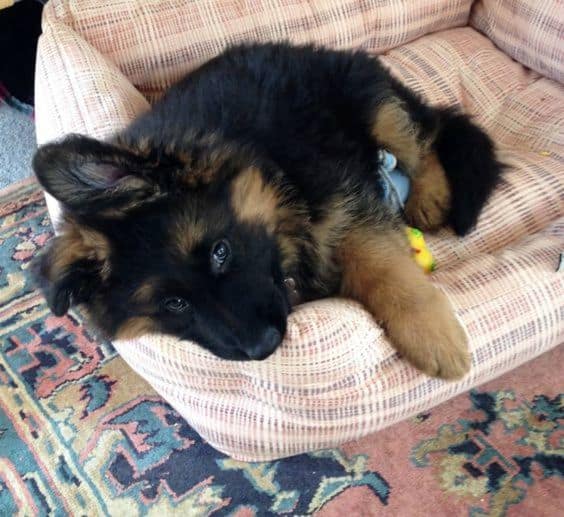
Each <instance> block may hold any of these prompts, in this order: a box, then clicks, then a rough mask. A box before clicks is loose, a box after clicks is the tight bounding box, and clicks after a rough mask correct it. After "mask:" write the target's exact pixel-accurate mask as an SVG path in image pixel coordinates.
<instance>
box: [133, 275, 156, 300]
mask: <svg viewBox="0 0 564 517" xmlns="http://www.w3.org/2000/svg"><path fill="white" fill-rule="evenodd" d="M154 294H155V281H154V280H152V279H149V280H146V281H145V282H143V283H142V284H141V285H140V286H139V287H138V288H137V289H136V290H135V292H134V293H133V296H132V297H131V298H132V300H133V301H134V302H137V303H148V302H150V301H151V300H152V299H153V295H154Z"/></svg>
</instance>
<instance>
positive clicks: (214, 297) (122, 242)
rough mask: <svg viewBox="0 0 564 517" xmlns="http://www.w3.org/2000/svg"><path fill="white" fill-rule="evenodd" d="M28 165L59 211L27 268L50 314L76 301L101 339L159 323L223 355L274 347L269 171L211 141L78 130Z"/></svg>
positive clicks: (278, 215)
mask: <svg viewBox="0 0 564 517" xmlns="http://www.w3.org/2000/svg"><path fill="white" fill-rule="evenodd" d="M33 167H34V170H35V173H36V175H37V177H38V179H39V181H40V183H41V184H42V186H43V187H44V188H45V190H46V191H47V192H49V193H50V194H51V195H52V196H54V197H55V198H56V199H57V200H59V201H60V202H61V203H62V204H63V206H64V208H65V209H66V213H67V216H66V222H65V224H64V227H63V228H62V233H61V234H60V235H59V236H57V237H55V238H54V239H53V241H52V242H51V243H50V245H49V246H48V248H47V250H46V251H45V252H44V253H43V255H42V256H41V257H40V258H39V259H38V261H37V264H36V267H35V269H36V271H37V276H38V278H39V281H40V283H41V287H42V289H43V292H44V293H45V296H46V299H47V301H48V303H49V306H50V308H51V310H52V311H53V312H54V313H55V314H56V315H63V314H64V313H66V312H67V310H68V309H69V307H70V306H71V305H73V304H84V306H85V307H86V309H87V312H88V313H89V315H90V316H91V318H92V319H93V322H94V323H95V325H96V326H97V327H98V328H99V329H101V330H102V331H103V332H104V334H105V335H107V336H108V337H112V338H132V337H136V336H139V335H142V334H146V333H152V332H163V333H168V334H172V335H175V336H177V337H179V338H182V339H190V340H194V341H195V342H197V343H198V344H200V345H201V346H203V347H205V348H207V349H208V350H210V351H211V352H213V353H214V354H216V355H217V356H219V357H222V358H226V359H239V360H245V359H262V358H265V357H267V356H268V355H270V354H271V353H272V352H273V351H274V350H275V349H276V348H277V347H278V345H279V344H280V342H281V340H282V338H283V336H284V333H285V330H286V320H287V316H288V313H289V310H290V305H289V302H288V295H287V293H286V289H285V287H284V273H283V270H284V261H286V262H287V261H288V260H290V259H289V255H291V254H292V246H291V244H290V242H289V241H286V242H281V241H280V235H279V231H278V229H279V227H280V225H281V224H286V225H287V224H288V221H287V220H286V222H284V221H283V218H284V215H283V214H284V213H288V202H287V199H282V196H283V194H282V193H283V191H284V189H283V188H282V187H281V186H280V185H278V186H277V179H276V178H277V174H276V172H272V171H270V172H265V170H264V167H261V166H260V165H257V161H256V160H255V159H254V158H253V157H252V156H251V155H250V153H245V152H244V151H243V150H241V149H238V150H236V151H235V150H234V149H232V148H230V147H229V146H226V145H221V144H218V143H217V142H213V141H211V140H209V141H207V142H205V143H204V144H201V145H195V146H194V147H193V148H191V149H189V150H186V149H183V151H182V152H176V151H175V149H174V148H173V147H170V146H169V148H168V149H165V150H163V149H162V146H157V147H153V146H152V145H151V143H150V142H148V141H147V140H145V141H143V142H140V143H137V144H136V145H131V144H128V145H127V146H125V145H124V144H122V143H118V144H110V143H104V142H100V141H97V140H93V139H90V138H87V137H83V136H76V135H75V136H69V137H67V138H66V139H64V140H63V141H60V142H57V143H52V144H48V145H45V146H43V147H41V148H40V149H39V150H38V152H37V154H36V156H35V158H34V162H33ZM284 207H286V208H284Z"/></svg>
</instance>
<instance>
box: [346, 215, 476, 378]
mask: <svg viewBox="0 0 564 517" xmlns="http://www.w3.org/2000/svg"><path fill="white" fill-rule="evenodd" d="M377 230H378V231H376V232H375V231H374V226H373V225H363V226H360V227H356V228H353V229H352V230H351V231H350V232H349V233H348V234H347V236H346V237H345V238H344V239H343V241H342V243H341V246H340V252H339V259H340V263H341V267H342V283H341V294H342V295H343V296H347V297H350V298H353V299H356V300H358V301H359V302H361V303H362V304H363V305H364V306H365V307H366V308H367V309H368V310H369V311H370V312H371V313H372V315H373V316H374V318H375V319H376V321H378V322H381V324H382V325H383V327H384V329H385V330H386V333H387V335H388V337H389V338H390V341H391V343H392V345H393V346H394V347H395V348H396V349H397V350H398V352H399V353H400V354H401V355H402V356H404V357H405V359H407V360H408V361H409V362H410V363H412V364H413V365H414V366H415V367H417V368H418V369H420V370H422V371H423V372H425V373H427V374H429V375H431V376H434V377H442V378H445V379H456V378H459V377H462V376H463V375H464V374H465V373H466V372H467V371H468V370H469V368H470V356H469V353H468V349H467V338H466V334H465V332H464V330H463V329H462V327H461V326H460V324H459V323H458V321H457V319H456V317H455V315H454V313H453V311H452V308H451V306H450V304H449V302H448V300H447V299H446V297H445V296H444V294H443V293H441V292H440V291H439V290H438V289H436V288H435V287H434V286H433V285H432V284H431V283H430V282H429V281H428V279H427V278H426V277H425V274H424V273H423V271H422V270H421V268H420V267H419V266H418V265H417V264H416V263H415V261H414V260H413V259H412V257H411V256H410V253H409V250H408V246H407V243H406V240H405V236H404V235H403V234H402V233H401V231H399V230H397V229H394V228H390V229H381V228H378V229H377Z"/></svg>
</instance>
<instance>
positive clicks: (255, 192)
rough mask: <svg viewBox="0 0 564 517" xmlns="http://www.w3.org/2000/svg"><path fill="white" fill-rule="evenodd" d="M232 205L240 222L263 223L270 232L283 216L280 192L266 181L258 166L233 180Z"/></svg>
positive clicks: (243, 172) (272, 231) (250, 168)
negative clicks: (280, 206)
mask: <svg viewBox="0 0 564 517" xmlns="http://www.w3.org/2000/svg"><path fill="white" fill-rule="evenodd" d="M231 205H232V207H233V211H234V212H235V216H236V217H237V219H238V220H239V221H240V222H243V223H263V224H264V225H265V226H266V228H267V230H268V231H269V232H270V233H274V231H275V230H276V228H277V224H278V221H279V220H280V218H281V216H282V214H281V213H280V209H279V205H280V196H279V193H278V192H277V191H276V189H275V188H274V187H273V186H272V185H270V184H267V183H266V182H265V181H264V178H263V176H262V173H261V172H260V170H259V169H257V168H256V167H249V168H248V169H246V170H244V171H242V172H241V173H240V174H239V175H238V176H237V177H236V178H235V179H234V180H233V183H232V185H231Z"/></svg>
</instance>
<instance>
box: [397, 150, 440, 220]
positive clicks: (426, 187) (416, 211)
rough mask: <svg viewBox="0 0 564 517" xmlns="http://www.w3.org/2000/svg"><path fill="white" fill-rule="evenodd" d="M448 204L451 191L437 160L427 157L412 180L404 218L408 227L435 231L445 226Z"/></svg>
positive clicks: (432, 156)
mask: <svg viewBox="0 0 564 517" xmlns="http://www.w3.org/2000/svg"><path fill="white" fill-rule="evenodd" d="M450 202H451V191H450V185H449V183H448V180H447V178H446V175H445V172H444V170H443V168H442V166H441V164H440V163H439V161H438V158H437V157H436V156H435V155H434V154H432V155H429V156H428V157H427V158H426V159H425V160H423V164H422V166H421V170H420V171H419V173H418V174H417V175H416V176H415V177H414V178H413V181H412V184H411V193H410V194H409V198H408V200H407V203H406V205H405V217H406V219H407V221H408V223H409V224H410V225H412V226H415V227H417V228H419V229H420V230H436V229H438V228H440V227H441V226H444V225H445V224H446V221H447V217H448V214H449V211H450Z"/></svg>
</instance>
